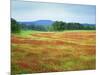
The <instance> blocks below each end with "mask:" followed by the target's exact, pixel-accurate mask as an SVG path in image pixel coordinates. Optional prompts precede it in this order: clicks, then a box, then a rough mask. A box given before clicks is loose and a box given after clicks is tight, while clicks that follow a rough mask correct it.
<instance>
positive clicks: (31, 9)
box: [11, 1, 96, 24]
mask: <svg viewBox="0 0 100 75" xmlns="http://www.w3.org/2000/svg"><path fill="white" fill-rule="evenodd" d="M11 17H12V18H14V19H16V20H17V21H36V20H53V21H56V20H58V21H65V22H79V23H91V24H95V23H96V21H95V18H96V6H94V5H75V4H74V5H73V4H60V3H43V2H32V1H31V2H27V1H12V2H11Z"/></svg>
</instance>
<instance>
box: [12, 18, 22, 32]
mask: <svg viewBox="0 0 100 75" xmlns="http://www.w3.org/2000/svg"><path fill="white" fill-rule="evenodd" d="M20 30H21V27H20V24H19V23H18V22H17V21H16V20H14V19H13V18H11V33H19V32H20Z"/></svg>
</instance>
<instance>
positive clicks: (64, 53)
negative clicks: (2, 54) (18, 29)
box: [11, 30, 96, 75]
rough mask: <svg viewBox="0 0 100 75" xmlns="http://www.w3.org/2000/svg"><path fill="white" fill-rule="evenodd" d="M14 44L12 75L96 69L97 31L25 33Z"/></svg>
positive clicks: (12, 49) (18, 36) (15, 37)
mask: <svg viewBox="0 0 100 75" xmlns="http://www.w3.org/2000/svg"><path fill="white" fill-rule="evenodd" d="M11 42H12V44H11V58H12V60H11V65H12V67H11V72H12V75H15V74H21V73H37V72H38V73H40V72H58V71H75V70H92V69H95V68H96V33H95V30H94V31H92V30H91V31H86V30H82V31H81V30H80V31H78V30H77V31H64V32H39V31H36V32H35V31H23V32H22V33H21V34H12V36H11Z"/></svg>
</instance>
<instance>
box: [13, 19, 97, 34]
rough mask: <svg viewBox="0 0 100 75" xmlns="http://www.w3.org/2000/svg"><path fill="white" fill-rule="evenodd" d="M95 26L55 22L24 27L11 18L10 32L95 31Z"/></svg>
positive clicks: (24, 25)
mask: <svg viewBox="0 0 100 75" xmlns="http://www.w3.org/2000/svg"><path fill="white" fill-rule="evenodd" d="M95 29H96V26H95V25H82V24H80V23H74V22H70V23H66V22H63V21H55V22H54V23H53V24H52V25H35V24H31V25H26V24H20V23H19V22H17V21H16V20H15V19H13V18H11V32H12V33H19V32H20V31H21V30H36V31H64V30H95Z"/></svg>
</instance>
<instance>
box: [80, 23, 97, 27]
mask: <svg viewBox="0 0 100 75" xmlns="http://www.w3.org/2000/svg"><path fill="white" fill-rule="evenodd" d="M81 25H83V26H96V24H88V23H83V24H81Z"/></svg>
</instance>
